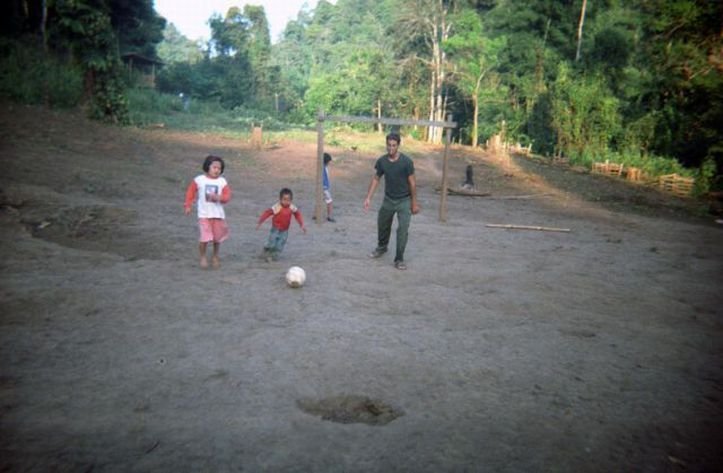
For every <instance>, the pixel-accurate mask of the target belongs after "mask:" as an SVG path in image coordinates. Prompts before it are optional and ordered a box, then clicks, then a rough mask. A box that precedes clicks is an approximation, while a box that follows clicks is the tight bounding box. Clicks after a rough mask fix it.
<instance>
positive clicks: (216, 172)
mask: <svg viewBox="0 0 723 473" xmlns="http://www.w3.org/2000/svg"><path fill="white" fill-rule="evenodd" d="M224 167H225V165H224V162H223V159H221V158H219V157H218V156H212V155H210V156H208V157H206V160H205V161H204V162H203V171H204V174H201V175H198V176H196V177H195V178H194V179H193V181H191V183H190V184H189V185H188V188H187V189H186V201H185V203H184V206H183V207H184V211H185V212H186V215H188V214H190V213H191V206H192V205H193V202H194V201H195V202H196V208H197V209H198V227H199V230H200V234H201V236H200V238H199V244H198V251H199V254H200V256H201V267H202V268H207V267H208V260H207V259H206V249H207V247H208V243H209V242H213V255H212V257H211V265H212V266H213V267H214V268H218V267H219V266H220V265H221V262H220V260H219V259H218V252H219V249H220V247H221V242H223V241H224V240H226V239H227V238H228V235H229V232H228V226H227V225H226V214H225V213H224V210H223V204H225V203H227V202H228V201H229V200H231V187H229V185H228V182H226V179H225V178H224V177H221V174H223V170H224Z"/></svg>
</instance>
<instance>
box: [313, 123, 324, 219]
mask: <svg viewBox="0 0 723 473" xmlns="http://www.w3.org/2000/svg"><path fill="white" fill-rule="evenodd" d="M323 172H324V111H323V110H321V109H319V115H318V117H317V119H316V199H315V205H314V218H315V219H316V223H317V224H318V225H320V224H321V221H322V220H321V213H322V211H323V210H322V209H323V203H324V199H323V194H324V189H323V188H322V182H321V181H322V173H323Z"/></svg>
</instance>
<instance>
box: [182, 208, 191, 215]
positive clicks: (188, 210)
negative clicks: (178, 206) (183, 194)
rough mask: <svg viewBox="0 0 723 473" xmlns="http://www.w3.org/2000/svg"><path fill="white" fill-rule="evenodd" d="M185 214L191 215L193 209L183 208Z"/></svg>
mask: <svg viewBox="0 0 723 473" xmlns="http://www.w3.org/2000/svg"><path fill="white" fill-rule="evenodd" d="M183 213H185V214H186V215H188V214H190V213H191V207H184V208H183Z"/></svg>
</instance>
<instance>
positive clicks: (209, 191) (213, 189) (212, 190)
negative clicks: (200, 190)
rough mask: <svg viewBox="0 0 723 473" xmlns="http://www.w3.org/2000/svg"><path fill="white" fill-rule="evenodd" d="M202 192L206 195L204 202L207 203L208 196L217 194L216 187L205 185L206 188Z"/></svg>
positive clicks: (214, 185)
mask: <svg viewBox="0 0 723 473" xmlns="http://www.w3.org/2000/svg"><path fill="white" fill-rule="evenodd" d="M204 192H205V194H206V202H209V198H208V195H209V194H218V185H216V184H206V186H205V188H204Z"/></svg>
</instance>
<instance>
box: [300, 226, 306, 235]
mask: <svg viewBox="0 0 723 473" xmlns="http://www.w3.org/2000/svg"><path fill="white" fill-rule="evenodd" d="M301 231H302V232H304V235H306V227H301Z"/></svg>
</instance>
